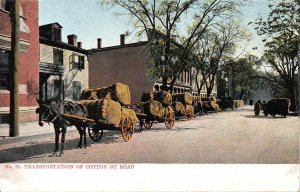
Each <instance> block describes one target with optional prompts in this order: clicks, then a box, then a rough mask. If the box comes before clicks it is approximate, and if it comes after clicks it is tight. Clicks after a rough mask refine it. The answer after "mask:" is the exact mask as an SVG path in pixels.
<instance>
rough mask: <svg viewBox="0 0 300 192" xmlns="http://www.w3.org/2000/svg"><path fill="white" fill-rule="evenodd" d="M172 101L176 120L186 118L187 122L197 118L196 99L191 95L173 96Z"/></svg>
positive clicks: (187, 93)
mask: <svg viewBox="0 0 300 192" xmlns="http://www.w3.org/2000/svg"><path fill="white" fill-rule="evenodd" d="M172 101H173V104H172V106H173V109H174V111H175V116H176V118H180V117H184V118H185V119H186V120H190V119H191V118H192V117H195V109H194V108H195V106H194V105H193V104H194V98H193V95H192V94H191V93H189V92H185V93H176V94H173V95H172Z"/></svg>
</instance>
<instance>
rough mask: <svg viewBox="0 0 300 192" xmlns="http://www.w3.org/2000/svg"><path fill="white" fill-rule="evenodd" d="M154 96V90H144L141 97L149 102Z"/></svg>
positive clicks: (142, 100)
mask: <svg viewBox="0 0 300 192" xmlns="http://www.w3.org/2000/svg"><path fill="white" fill-rule="evenodd" d="M153 98H154V92H153V91H150V92H143V93H142V97H141V102H147V101H149V100H153Z"/></svg>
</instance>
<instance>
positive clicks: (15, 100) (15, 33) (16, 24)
mask: <svg viewBox="0 0 300 192" xmlns="http://www.w3.org/2000/svg"><path fill="white" fill-rule="evenodd" d="M12 2H13V6H12V7H13V8H12V11H11V26H12V27H11V58H12V59H11V60H12V62H11V67H10V118H9V119H10V125H9V136H10V137H15V136H19V50H20V0H13V1H12Z"/></svg>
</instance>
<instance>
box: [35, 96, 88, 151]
mask: <svg viewBox="0 0 300 192" xmlns="http://www.w3.org/2000/svg"><path fill="white" fill-rule="evenodd" d="M37 102H38V104H39V107H38V108H37V109H36V113H37V114H39V125H40V126H43V124H44V122H47V123H48V124H50V123H52V124H53V126H54V131H55V149H54V152H53V154H52V155H50V157H52V156H54V155H56V156H61V155H62V154H63V150H64V142H65V135H66V131H67V127H70V126H73V125H74V126H75V127H76V129H77V130H78V132H79V134H80V140H79V143H78V145H77V147H76V148H81V146H82V137H84V148H86V127H87V125H86V124H85V123H84V122H82V121H80V120H77V119H75V118H70V117H66V116H64V114H69V115H76V116H80V117H87V115H88V114H87V109H86V107H85V106H84V105H82V104H80V103H75V102H71V101H61V100H55V99H50V100H47V101H43V102H42V101H40V100H38V99H37ZM60 133H62V136H61V150H60V153H59V155H57V152H58V150H59V144H58V141H59V135H60Z"/></svg>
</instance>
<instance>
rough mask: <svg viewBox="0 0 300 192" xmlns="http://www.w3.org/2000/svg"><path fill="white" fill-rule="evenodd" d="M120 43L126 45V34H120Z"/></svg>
mask: <svg viewBox="0 0 300 192" xmlns="http://www.w3.org/2000/svg"><path fill="white" fill-rule="evenodd" d="M120 45H125V34H121V35H120Z"/></svg>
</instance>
